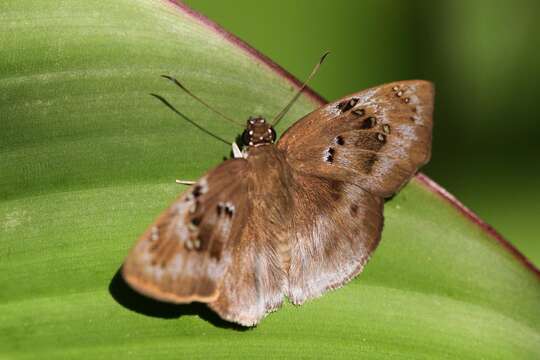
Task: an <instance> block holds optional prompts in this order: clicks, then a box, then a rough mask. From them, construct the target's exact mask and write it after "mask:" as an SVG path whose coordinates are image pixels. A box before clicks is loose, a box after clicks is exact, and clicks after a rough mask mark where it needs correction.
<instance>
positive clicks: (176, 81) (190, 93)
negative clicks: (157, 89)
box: [161, 75, 244, 128]
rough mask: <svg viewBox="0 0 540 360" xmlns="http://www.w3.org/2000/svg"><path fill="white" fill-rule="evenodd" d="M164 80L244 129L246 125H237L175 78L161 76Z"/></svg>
mask: <svg viewBox="0 0 540 360" xmlns="http://www.w3.org/2000/svg"><path fill="white" fill-rule="evenodd" d="M161 77H162V78H165V79H167V80H169V81H171V82H172V83H173V84H175V85H176V86H178V87H179V88H180V89H182V90H184V91H185V92H186V93H187V94H188V95H189V96H191V97H192V98H194V99H195V100H197V101H198V102H199V103H201V104H203V105H204V106H206V107H207V108H208V109H210V110H212V111H213V112H215V113H216V114H218V115H219V116H221V117H222V118H224V119H225V120H227V121H229V122H230V123H233V124H234V125H236V126H240V127H242V128H244V125H242V124H240V123H237V122H236V121H234V120H233V119H231V118H229V117H228V116H227V115H225V114H223V113H222V112H221V111H219V110H217V109H215V108H213V107H212V106H210V105H209V104H208V103H206V101H204V100H203V99H201V98H200V97H198V96H197V95H195V94H194V93H192V92H191V91H189V90H188V88H186V87H185V86H184V85H182V83H181V82H180V81H178V80H176V79H175V78H173V77H172V76H169V75H161Z"/></svg>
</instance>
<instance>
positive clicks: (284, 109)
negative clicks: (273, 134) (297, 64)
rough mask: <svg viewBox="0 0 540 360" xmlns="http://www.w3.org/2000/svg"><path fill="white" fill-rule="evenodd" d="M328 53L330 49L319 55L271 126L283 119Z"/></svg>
mask: <svg viewBox="0 0 540 360" xmlns="http://www.w3.org/2000/svg"><path fill="white" fill-rule="evenodd" d="M328 54H330V51H327V52H325V53H324V54H323V56H321V59H320V60H319V62H318V63H317V65H315V67H314V68H313V70H311V74H309V76H308V78H307V79H306V81H304V83H303V84H302V86H301V87H300V89H298V91H297V92H296V94H295V95H294V97H293V98H292V99H291V101H289V103H288V104H287V105H286V106H285V107H284V108H283V110H281V111H280V113H279V114H277V116H276V117H275V118H274V120H273V121H272V126H273V127H276V125H277V124H278V123H279V122H280V121H281V119H283V117H284V116H285V114H287V112H288V111H289V109H290V108H291V107H292V106H293V104H294V103H295V102H296V100H298V98H299V97H300V95H301V94H302V91H304V89H305V88H306V86H307V84H308V82H309V80H311V78H312V77H313V76H315V74H316V73H317V71H319V68H320V67H321V65H322V63H323V62H324V59H325V58H326V57H327V56H328Z"/></svg>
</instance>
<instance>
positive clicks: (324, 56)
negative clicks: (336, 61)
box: [320, 51, 330, 63]
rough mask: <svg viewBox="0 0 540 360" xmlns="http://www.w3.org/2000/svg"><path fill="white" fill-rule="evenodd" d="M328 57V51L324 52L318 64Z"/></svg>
mask: <svg viewBox="0 0 540 360" xmlns="http://www.w3.org/2000/svg"><path fill="white" fill-rule="evenodd" d="M328 55H330V51H326V52H325V53H324V54H323V55H322V56H321V60H320V63H322V62H323V61H324V60H325V59H326V57H327V56H328Z"/></svg>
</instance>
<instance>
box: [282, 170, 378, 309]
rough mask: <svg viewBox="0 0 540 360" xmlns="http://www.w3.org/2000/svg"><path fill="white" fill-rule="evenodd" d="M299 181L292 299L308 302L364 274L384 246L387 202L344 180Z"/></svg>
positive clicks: (301, 178) (295, 193)
mask: <svg viewBox="0 0 540 360" xmlns="http://www.w3.org/2000/svg"><path fill="white" fill-rule="evenodd" d="M295 182H296V184H297V186H295V187H294V188H293V189H292V193H291V196H292V197H293V198H294V200H295V211H294V213H293V214H292V216H291V218H292V220H293V223H292V224H293V229H292V231H291V237H290V241H291V262H290V267H289V274H288V279H289V283H288V297H289V299H290V300H291V301H292V302H293V303H294V304H302V303H303V302H304V301H305V300H307V299H310V298H313V297H317V296H319V295H321V294H322V293H323V292H325V291H326V290H330V289H335V288H337V287H340V286H342V285H343V284H344V283H345V282H347V281H349V280H350V279H352V278H353V277H354V276H355V275H357V274H358V273H360V272H361V271H362V268H363V266H364V264H365V263H366V262H367V261H368V260H369V257H370V254H371V253H372V252H373V251H374V250H375V248H376V247H377V245H378V243H379V239H380V236H381V230H382V225H383V217H382V207H383V200H382V199H381V198H380V197H378V196H374V195H372V194H370V193H368V192H367V191H365V190H363V189H361V188H360V187H358V186H355V185H352V184H347V183H344V182H341V181H336V180H329V179H324V178H319V177H314V176H306V175H300V174H296V176H295ZM314 190H315V192H314Z"/></svg>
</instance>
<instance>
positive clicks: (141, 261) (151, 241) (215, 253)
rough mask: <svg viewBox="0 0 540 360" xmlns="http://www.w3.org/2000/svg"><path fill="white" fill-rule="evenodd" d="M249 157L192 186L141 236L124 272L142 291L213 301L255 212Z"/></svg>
mask: <svg viewBox="0 0 540 360" xmlns="http://www.w3.org/2000/svg"><path fill="white" fill-rule="evenodd" d="M246 168H247V162H246V160H244V159H232V160H227V161H225V162H223V163H222V164H221V165H219V166H218V167H216V168H215V169H214V170H212V171H210V172H209V173H208V174H206V175H205V176H203V177H202V178H201V179H200V180H199V181H198V182H197V183H196V184H194V185H193V186H192V187H191V188H189V189H188V190H186V191H185V192H184V193H183V194H182V195H181V196H180V197H179V198H178V199H177V200H176V201H175V202H174V203H173V204H172V205H171V206H170V207H169V208H168V209H167V210H166V211H165V212H163V213H162V214H161V215H160V216H159V217H158V219H157V220H156V221H155V222H154V223H153V224H152V225H151V226H150V227H149V228H148V230H147V231H146V232H145V233H144V234H143V235H142V236H141V237H140V239H139V240H138V242H137V243H136V245H135V246H134V248H133V249H132V250H131V252H130V254H129V255H128V257H127V259H126V261H125V263H124V266H123V268H122V274H123V276H124V278H125V279H126V281H127V282H128V283H129V284H130V285H131V286H132V287H133V288H135V289H136V290H138V291H139V292H141V293H143V294H145V295H148V296H150V297H153V298H156V299H159V300H163V301H169V302H175V303H188V302H192V301H201V302H210V301H214V300H215V299H217V297H218V296H219V291H218V287H219V284H220V282H221V280H222V277H223V274H224V272H225V271H226V270H227V268H228V266H229V265H230V262H231V250H230V249H231V243H232V242H234V239H236V238H238V237H239V235H240V233H241V231H242V228H243V227H244V224H245V222H246V219H247V214H248V212H249V209H248V206H249V204H247V197H246V196H243V194H245V181H244V180H243V179H242V178H241V177H239V174H242V173H244V172H245V171H246Z"/></svg>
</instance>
